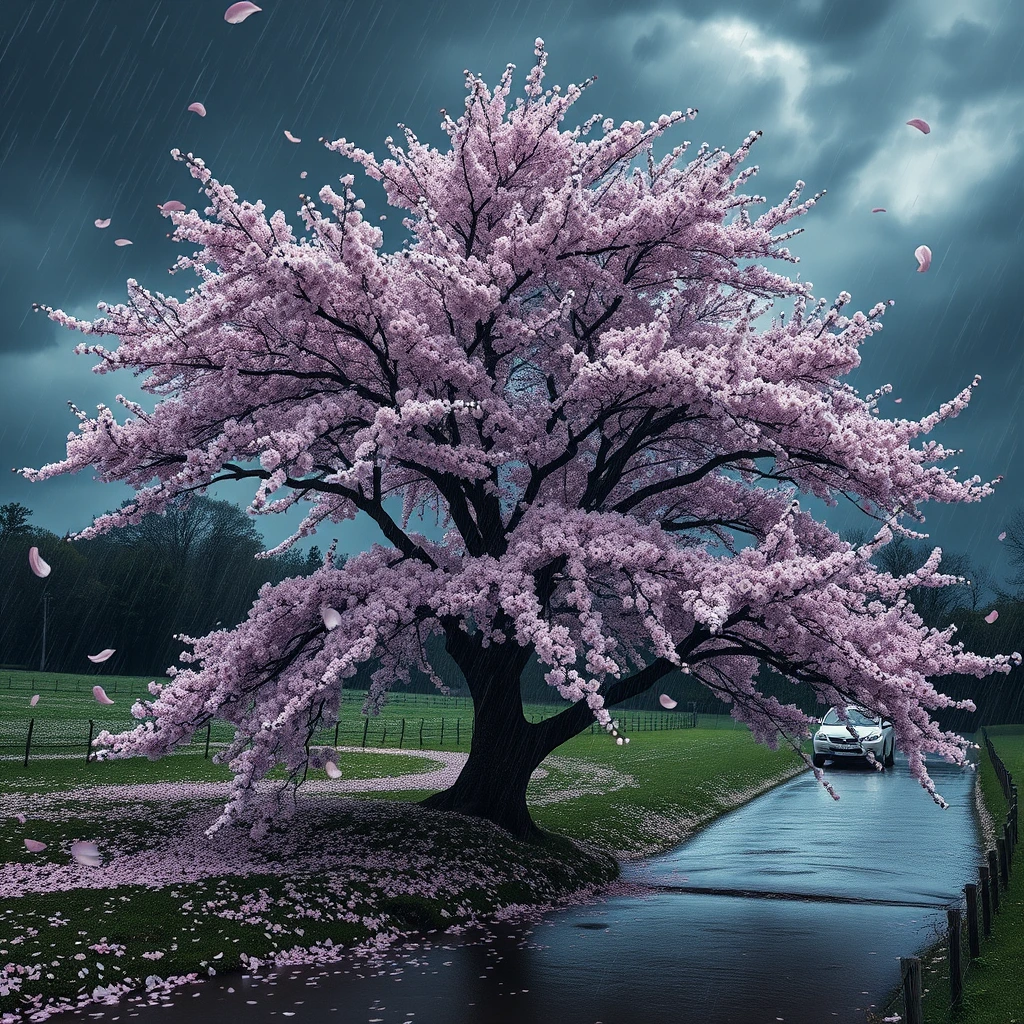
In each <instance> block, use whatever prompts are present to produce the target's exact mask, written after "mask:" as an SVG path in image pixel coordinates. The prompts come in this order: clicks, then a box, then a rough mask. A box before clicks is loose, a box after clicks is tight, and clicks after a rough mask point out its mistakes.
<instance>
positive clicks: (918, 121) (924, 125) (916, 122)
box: [907, 117, 932, 135]
mask: <svg viewBox="0 0 1024 1024" xmlns="http://www.w3.org/2000/svg"><path fill="white" fill-rule="evenodd" d="M907 124H909V125H910V127H911V128H916V129H917V130H918V131H920V132H923V133H924V134H925V135H927V134H928V133H929V132H930V131H931V130H932V126H931V125H930V124H929V123H928V122H927V121H925V120H923V119H922V118H920V117H912V118H911V119H910V120H909V121H908V122H907Z"/></svg>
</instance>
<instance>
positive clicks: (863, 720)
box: [821, 708, 878, 725]
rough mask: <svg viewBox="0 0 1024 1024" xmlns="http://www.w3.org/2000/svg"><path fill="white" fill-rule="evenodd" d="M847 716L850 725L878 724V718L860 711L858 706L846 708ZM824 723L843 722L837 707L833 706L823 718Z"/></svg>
mask: <svg viewBox="0 0 1024 1024" xmlns="http://www.w3.org/2000/svg"><path fill="white" fill-rule="evenodd" d="M846 718H847V720H848V721H849V723H850V725H877V724H878V719H877V718H872V717H871V716H870V715H866V714H864V712H863V711H858V710H857V709H856V708H847V709H846ZM821 724H822V725H842V724H843V723H842V722H840V720H839V715H838V714H837V713H836V709H835V708H833V709H832V710H831V711H830V712H829V713H828V714H827V715H826V716H825V717H824V719H822V722H821Z"/></svg>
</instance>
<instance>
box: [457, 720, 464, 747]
mask: <svg viewBox="0 0 1024 1024" xmlns="http://www.w3.org/2000/svg"><path fill="white" fill-rule="evenodd" d="M461 725H462V719H461V718H456V719H455V746H459V745H460V744H461V743H462V736H461V732H460V726H461Z"/></svg>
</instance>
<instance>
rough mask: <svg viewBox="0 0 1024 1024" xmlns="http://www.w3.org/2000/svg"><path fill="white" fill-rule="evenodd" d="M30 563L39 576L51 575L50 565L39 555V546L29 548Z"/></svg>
mask: <svg viewBox="0 0 1024 1024" xmlns="http://www.w3.org/2000/svg"><path fill="white" fill-rule="evenodd" d="M28 564H29V567H30V568H31V569H32V571H33V572H34V573H35V574H36V575H37V576H49V575H50V567H49V566H48V565H47V564H46V562H44V561H43V560H42V558H40V557H39V548H29V549H28Z"/></svg>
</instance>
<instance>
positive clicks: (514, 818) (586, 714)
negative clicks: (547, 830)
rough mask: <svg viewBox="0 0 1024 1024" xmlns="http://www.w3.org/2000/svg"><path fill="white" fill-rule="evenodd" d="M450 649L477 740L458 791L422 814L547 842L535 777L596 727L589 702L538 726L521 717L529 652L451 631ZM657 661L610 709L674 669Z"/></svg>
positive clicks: (436, 798)
mask: <svg viewBox="0 0 1024 1024" xmlns="http://www.w3.org/2000/svg"><path fill="white" fill-rule="evenodd" d="M704 636H706V634H704V633H702V632H701V630H699V629H698V630H694V632H693V634H692V635H691V637H690V638H689V640H688V642H687V644H685V645H680V647H681V648H682V650H681V653H688V652H689V650H692V649H693V647H695V646H696V645H697V644H698V643H699V642H700V640H701V639H703V637H704ZM445 648H446V649H447V651H448V653H449V654H450V655H451V656H452V659H453V660H454V661H455V663H456V664H457V665H458V666H459V668H460V669H461V670H462V674H463V675H464V676H465V679H466V684H467V685H468V686H469V692H470V694H471V695H472V698H473V740H472V743H471V745H470V749H469V759H468V760H467V761H466V764H465V766H464V767H463V769H462V771H461V773H460V774H459V777H458V778H457V779H456V780H455V782H454V783H453V785H452V786H451V787H449V788H448V789H446V790H443V791H442V792H440V793H435V794H433V795H432V796H429V797H427V798H426V800H423V801H422V803H421V806H423V807H427V808H430V809H431V810H438V811H457V812H459V813H460V814H469V815H472V816H474V817H477V818H485V819H486V820H487V821H492V822H494V824H496V825H498V826H500V827H501V828H503V829H505V830H506V831H508V832H511V833H512V835H514V836H517V837H518V838H520V839H536V838H539V837H540V835H541V832H540V829H538V828H537V826H536V825H535V824H534V822H533V819H532V818H531V817H530V812H529V809H528V808H527V806H526V787H527V785H528V784H529V781H530V775H531V774H532V773H533V770H534V769H535V768H536V767H537V766H538V765H539V764H540V763H541V761H543V760H544V758H545V757H547V755H548V754H550V753H551V751H552V750H555V749H556V748H557V747H559V746H561V744H563V743H565V741H566V740H569V739H571V738H572V737H573V736H575V735H576V734H577V733H580V732H582V731H583V730H584V729H586V728H588V727H589V726H590V725H591V724H592V723H593V721H594V717H593V714H592V712H591V710H590V708H589V707H588V706H587V704H586V702H585V701H580V702H578V703H576V704H572V705H570V706H569V707H567V708H566V709H565V710H564V711H561V712H560V713H559V714H557V715H554V716H552V717H551V718H548V719H545V720H544V721H543V722H538V723H536V724H533V723H531V722H528V721H527V720H526V718H525V716H524V715H523V702H522V695H521V692H520V676H521V675H522V671H523V668H524V667H525V665H526V663H527V661H528V660H529V658H530V654H531V652H530V651H528V650H524V649H523V648H522V647H519V646H518V645H517V644H514V643H504V644H498V645H492V646H490V647H487V648H485V647H483V646H482V644H481V642H480V634H479V633H475V634H473V635H470V634H467V633H464V632H462V631H461V630H457V629H448V630H446V640H445ZM672 667H673V666H672V665H671V663H669V662H668V661H666V660H665V659H664V658H658V659H657V660H656V661H655V662H654V663H653V664H651V665H648V666H647V667H646V668H644V669H641V670H640V671H639V672H636V673H635V674H634V675H632V676H629V677H628V678H625V679H620V680H618V681H617V682H616V683H614V684H612V686H611V687H610V688H609V691H608V693H607V695H606V697H605V704H606V706H607V707H609V708H611V707H613V706H614V705H615V704H618V703H621V702H622V701H624V700H628V699H629V698H630V697H632V696H635V695H636V694H638V693H642V692H643V691H644V690H646V689H648V688H649V687H651V686H652V685H653V684H654V683H655V682H656V681H657V680H658V679H660V678H661V677H662V676H664V675H665V674H666V673H667V672H669V671H670V670H671V669H672Z"/></svg>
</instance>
